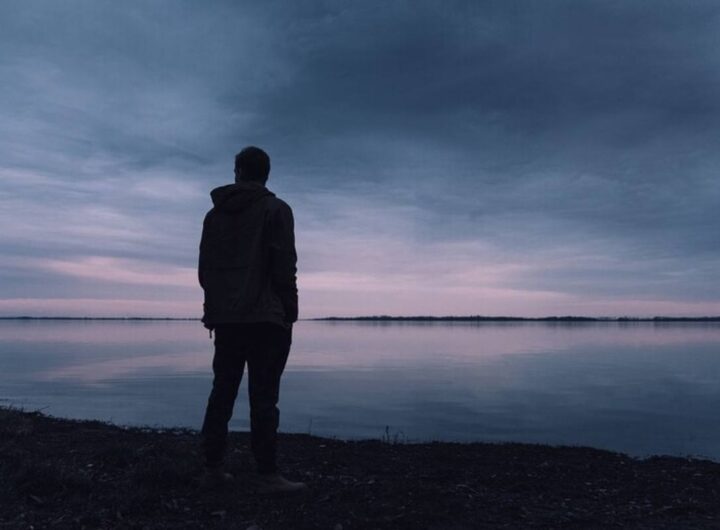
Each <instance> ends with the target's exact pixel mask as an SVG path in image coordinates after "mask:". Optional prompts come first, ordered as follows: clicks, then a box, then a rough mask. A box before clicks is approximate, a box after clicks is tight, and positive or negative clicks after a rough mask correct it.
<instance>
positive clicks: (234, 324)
mask: <svg viewBox="0 0 720 530" xmlns="http://www.w3.org/2000/svg"><path fill="white" fill-rule="evenodd" d="M269 174H270V158H269V157H268V155H267V153H265V151H263V150H262V149H259V148H257V147H246V148H245V149H243V150H242V151H240V153H238V155H237V156H236V157H235V184H229V185H226V186H221V187H219V188H216V189H214V190H213V191H212V192H211V194H210V196H211V198H212V201H213V205H214V206H213V208H212V209H211V210H210V211H209V212H208V213H207V215H206V216H205V221H204V223H203V232H202V240H201V242H200V259H199V266H198V276H199V280H200V285H201V286H202V288H203V291H204V292H205V303H204V315H203V319H202V321H203V323H204V324H205V327H206V328H208V329H209V330H210V334H211V336H212V333H213V331H214V332H215V357H214V359H213V373H214V379H213V387H212V391H211V393H210V398H209V399H208V404H207V410H206V412H205V420H204V422H203V427H202V445H203V452H204V454H205V466H206V467H205V473H204V475H203V479H202V481H203V483H205V484H206V485H216V484H220V483H222V482H227V481H230V480H232V476H231V475H229V474H228V473H225V472H224V471H223V456H224V453H225V446H226V439H227V431H228V422H229V421H230V418H231V417H232V412H233V405H234V403H235V398H236V396H237V392H238V386H239V385H240V380H241V379H242V375H243V370H244V366H245V364H246V363H247V367H248V394H249V397H250V430H251V434H250V439H251V449H252V453H253V456H254V458H255V462H256V464H257V472H258V479H257V482H258V490H259V491H260V492H266V493H294V492H299V491H302V490H304V489H305V488H306V486H305V484H303V483H301V482H291V481H289V480H287V479H285V478H284V477H283V476H282V475H281V474H280V473H279V472H278V469H277V465H276V440H277V428H278V422H279V414H280V412H279V410H278V408H277V402H278V394H279V387H280V376H281V375H282V373H283V370H284V368H285V363H286V361H287V357H288V353H289V351H290V344H291V336H292V325H293V322H295V321H296V320H297V314H298V295H297V283H296V271H297V269H296V262H297V255H296V253H295V236H294V226H293V225H294V222H293V215H292V210H291V209H290V207H289V206H288V205H287V204H286V203H285V202H283V201H282V200H280V199H278V198H277V197H275V195H274V194H273V193H272V192H270V191H268V189H267V188H266V187H265V183H266V182H267V179H268V175H269Z"/></svg>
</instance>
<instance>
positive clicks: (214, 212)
mask: <svg viewBox="0 0 720 530" xmlns="http://www.w3.org/2000/svg"><path fill="white" fill-rule="evenodd" d="M210 197H211V198H212V202H213V208H212V209H211V210H210V211H209V212H208V213H207V215H206V216H205V221H204V222H203V231H202V239H201V241H200V258H199V263H198V279H199V280H200V286H201V287H202V288H203V291H204V293H205V303H204V304H203V309H204V312H203V313H204V314H203V319H202V321H203V323H204V324H205V327H207V328H209V329H213V328H214V327H215V326H216V325H217V324H226V323H233V322H272V323H276V324H279V325H282V326H285V327H290V326H291V324H292V323H293V322H295V321H296V320H297V315H298V294H297V278H296V273H297V268H296V264H297V254H296V252H295V235H294V221H293V214H292V210H291V209H290V206H288V205H287V204H286V203H285V202H284V201H282V200H280V199H279V198H277V197H276V196H275V194H274V193H272V192H270V191H269V190H268V189H267V188H266V187H265V186H263V185H262V184H260V183H257V182H248V181H241V182H238V183H235V184H229V185H226V186H221V187H219V188H216V189H214V190H212V192H211V193H210Z"/></svg>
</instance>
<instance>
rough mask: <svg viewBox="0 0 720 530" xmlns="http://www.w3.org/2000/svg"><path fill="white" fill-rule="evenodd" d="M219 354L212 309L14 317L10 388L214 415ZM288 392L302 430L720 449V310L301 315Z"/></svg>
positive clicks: (0, 325) (57, 407)
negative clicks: (642, 317) (581, 319)
mask: <svg viewBox="0 0 720 530" xmlns="http://www.w3.org/2000/svg"><path fill="white" fill-rule="evenodd" d="M211 359H212V342H211V340H210V339H209V338H208V335H207V332H206V331H205V330H204V329H203V328H202V327H201V325H200V324H199V323H198V322H102V321H90V322H82V321H27V322H23V321H0V400H2V403H4V404H14V405H18V406H23V407H25V408H27V409H36V408H42V409H44V410H45V412H47V413H49V414H53V415H56V416H65V417H73V418H93V419H102V420H110V421H113V422H116V423H120V424H135V425H137V424H143V425H157V426H187V427H193V428H198V427H199V426H200V424H201V421H202V415H203V411H204V406H205V401H206V399H207V394H208V391H209V388H210V383H211V369H210V363H211ZM246 389H247V387H246V386H245V381H243V385H242V387H241V393H240V397H239V399H238V404H237V406H236V410H235V416H234V418H233V420H232V423H231V428H232V429H237V430H246V429H248V415H247V397H246ZM280 400H281V402H280V407H281V411H282V414H281V428H282V430H284V431H288V432H305V433H307V432H311V433H312V434H318V435H326V436H337V437H341V438H356V437H371V438H380V437H382V436H383V435H385V433H386V429H388V431H387V432H388V433H389V435H390V436H391V438H396V437H397V438H398V439H400V440H407V441H419V440H461V441H469V440H487V441H499V440H503V441H523V442H542V443H551V444H572V445H591V446H595V447H602V448H608V449H614V450H620V451H624V452H628V453H631V454H634V455H647V454H651V453H662V454H674V455H696V456H698V455H699V456H705V457H709V458H713V459H715V460H720V421H718V411H720V324H718V323H705V324H703V323H668V324H653V323H636V324H618V323H582V324H578V323H576V324H548V323H483V324H470V323H451V324H444V323H432V324H422V323H392V324H373V323H352V322H344V323H330V322H300V323H298V324H297V325H296V327H295V331H294V341H293V349H292V352H291V354H290V359H289V361H288V367H287V371H286V373H285V376H284V380H283V386H282V389H281V397H280Z"/></svg>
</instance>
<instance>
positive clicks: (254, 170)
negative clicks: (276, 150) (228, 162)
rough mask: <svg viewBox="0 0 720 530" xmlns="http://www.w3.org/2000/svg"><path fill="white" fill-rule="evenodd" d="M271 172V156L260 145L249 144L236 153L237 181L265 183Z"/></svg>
mask: <svg viewBox="0 0 720 530" xmlns="http://www.w3.org/2000/svg"><path fill="white" fill-rule="evenodd" d="M269 174H270V157H269V156H268V154H267V153H266V152H265V151H263V150H262V149H260V148H259V147H254V146H252V145H251V146H249V147H246V148H244V149H243V150H242V151H240V152H239V153H238V154H236V155H235V182H240V181H241V180H244V181H248V180H249V181H252V182H259V183H260V184H265V182H267V179H268V175H269Z"/></svg>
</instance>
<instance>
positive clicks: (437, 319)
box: [307, 315, 720, 322]
mask: <svg viewBox="0 0 720 530" xmlns="http://www.w3.org/2000/svg"><path fill="white" fill-rule="evenodd" d="M307 320H319V321H330V322H334V321H369V322H720V316H707V317H662V316H656V317H582V316H559V317H558V316H551V317H504V316H480V315H476V316H440V317H434V316H409V317H395V316H368V317H322V318H310V319H307Z"/></svg>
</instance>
